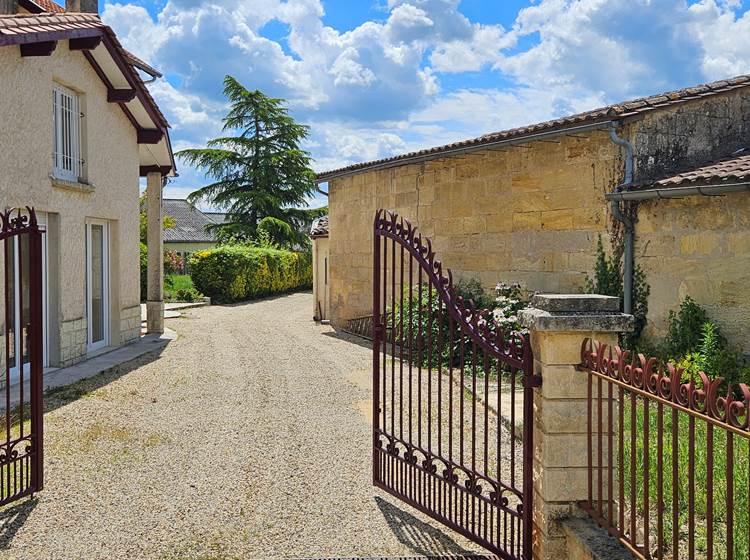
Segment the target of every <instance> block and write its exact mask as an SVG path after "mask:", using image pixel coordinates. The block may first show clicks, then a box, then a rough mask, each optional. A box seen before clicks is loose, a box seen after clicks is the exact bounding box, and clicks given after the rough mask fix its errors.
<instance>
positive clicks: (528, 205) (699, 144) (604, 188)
mask: <svg viewBox="0 0 750 560" xmlns="http://www.w3.org/2000/svg"><path fill="white" fill-rule="evenodd" d="M749 144H750V78H748V77H747V76H740V77H737V78H734V79H731V80H725V81H720V82H715V83H712V84H706V85H700V86H696V87H693V88H688V89H685V90H680V91H676V92H669V93H666V94H662V95H656V96H653V97H650V98H643V99H636V100H633V101H630V102H626V103H621V104H618V105H612V106H609V107H604V108H601V109H597V110H594V111H590V112H586V113H582V114H578V115H572V116H570V117H565V118H561V119H557V120H553V121H548V122H545V123H540V124H537V125H532V126H527V127H523V128H518V129H513V130H508V131H504V132H499V133H494V134H488V135H485V136H482V137H480V138H476V139H472V140H468V141H464V142H457V143H455V144H451V145H447V146H440V147H437V148H433V149H429V150H423V151H420V152H414V153H410V154H405V155H401V156H396V157H393V158H388V159H385V160H379V161H375V162H367V163H362V164H357V165H352V166H349V167H346V168H343V169H338V170H334V171H330V172H326V173H321V174H319V175H318V181H319V182H320V183H323V182H326V183H327V184H328V191H329V208H330V222H329V237H328V242H329V251H330V255H329V261H330V264H329V273H330V279H329V281H330V315H331V319H332V321H333V323H334V324H335V325H338V326H340V327H343V326H345V324H346V322H347V320H349V319H352V318H355V317H358V316H362V315H367V314H369V313H370V312H371V305H372V302H371V293H372V292H371V283H372V235H373V232H372V229H373V226H372V222H373V217H374V213H375V210H376V209H378V208H386V209H389V210H395V211H396V212H398V213H399V215H400V216H403V217H404V218H407V219H409V220H410V221H411V222H412V223H413V224H414V225H415V226H417V227H418V228H419V230H420V232H421V233H423V234H424V235H427V236H429V237H431V238H432V240H433V247H434V248H435V250H436V251H437V252H438V258H439V259H441V260H442V262H443V265H444V266H447V267H449V268H451V269H452V270H453V272H454V275H456V276H458V277H459V278H460V277H477V278H479V279H480V280H481V281H482V283H483V284H484V285H485V286H487V287H488V288H489V287H492V286H494V285H495V284H496V283H497V282H498V281H505V282H521V283H523V284H524V285H525V286H526V287H527V289H529V290H531V291H540V292H552V293H555V292H556V293H561V292H581V291H582V290H583V289H584V286H585V281H586V278H587V277H591V276H593V272H594V261H595V255H596V245H597V240H598V238H599V236H602V239H603V242H604V246H605V247H606V248H609V247H610V246H611V243H610V242H611V241H614V243H615V244H620V246H621V245H622V238H623V237H624V236H625V235H626V233H625V230H626V229H628V227H627V226H626V225H625V224H624V223H623V222H621V221H620V220H618V219H616V216H615V215H614V212H617V213H619V214H622V216H620V217H621V218H622V217H624V219H626V220H628V219H630V221H631V222H632V228H631V229H632V230H633V231H634V239H635V241H634V245H633V248H634V259H633V260H634V262H635V265H636V266H639V267H641V269H642V270H643V271H644V272H645V278H646V281H647V282H648V283H649V285H650V287H651V295H650V298H649V323H648V326H647V330H646V334H647V335H648V334H650V335H655V336H658V335H661V334H663V332H664V331H665V328H666V325H667V318H668V315H669V311H670V310H671V309H675V308H676V307H677V306H678V305H679V302H680V300H681V299H682V298H684V297H685V296H687V295H689V296H691V297H692V298H693V299H695V300H696V301H697V302H698V303H699V304H701V305H703V306H704V307H705V308H706V309H707V311H708V312H709V315H710V316H711V317H712V318H713V319H714V320H716V321H718V322H719V323H720V324H721V325H722V327H723V329H724V331H725V332H726V333H727V334H728V335H729V336H730V338H731V341H732V342H734V343H735V344H738V345H739V346H741V347H742V348H744V350H745V351H748V350H750V321H748V320H747V319H748V317H750V283H748V282H747V278H748V274H749V273H750V231H749V230H748V225H750V196H748V195H749V194H750V191H748V186H747V185H748V179H747V178H746V177H745V165H746V163H747V162H746V161H745V159H744V158H746V156H745V155H743V152H741V151H740V150H742V149H743V148H745V147H750V146H749ZM713 162H719V163H718V164H717V165H712V163H713ZM722 185H723V188H722ZM675 189H676V190H675ZM680 189H682V190H680ZM712 195H717V196H712Z"/></svg>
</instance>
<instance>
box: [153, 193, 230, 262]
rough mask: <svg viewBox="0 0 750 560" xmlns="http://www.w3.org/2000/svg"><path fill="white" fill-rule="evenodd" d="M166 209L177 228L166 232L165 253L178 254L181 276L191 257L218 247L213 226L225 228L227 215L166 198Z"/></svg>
mask: <svg viewBox="0 0 750 560" xmlns="http://www.w3.org/2000/svg"><path fill="white" fill-rule="evenodd" d="M163 209H164V215H165V216H169V217H170V218H172V220H174V226H173V227H170V228H167V229H165V230H164V250H165V251H173V252H175V253H177V254H178V255H179V256H180V257H181V258H182V261H183V263H184V268H183V270H182V272H187V262H188V258H189V257H190V255H191V254H193V253H194V252H196V251H204V250H207V249H213V248H214V247H216V244H217V243H218V242H219V238H218V236H217V234H216V231H215V230H214V229H212V227H211V226H215V225H218V224H223V223H224V221H225V215H224V214H222V213H220V212H202V211H201V210H199V209H198V208H196V207H195V206H193V205H192V204H190V203H189V202H188V201H187V200H183V199H178V198H165V199H164V205H163Z"/></svg>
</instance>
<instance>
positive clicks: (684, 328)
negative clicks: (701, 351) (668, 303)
mask: <svg viewBox="0 0 750 560" xmlns="http://www.w3.org/2000/svg"><path fill="white" fill-rule="evenodd" d="M706 323H708V314H707V313H706V311H705V309H703V308H702V307H701V306H700V305H698V304H697V303H695V301H693V300H692V298H691V297H690V296H687V297H686V298H685V299H684V300H683V301H682V303H681V304H680V309H679V311H677V312H675V311H670V312H669V330H668V331H667V337H666V338H665V340H664V353H665V354H666V356H667V357H668V358H675V359H679V358H681V357H682V356H684V355H685V354H688V353H690V352H693V351H695V350H696V349H697V348H698V346H699V345H700V343H701V339H702V337H703V325H704V324H706Z"/></svg>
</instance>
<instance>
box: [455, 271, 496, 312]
mask: <svg viewBox="0 0 750 560" xmlns="http://www.w3.org/2000/svg"><path fill="white" fill-rule="evenodd" d="M456 293H457V294H458V295H460V296H461V297H462V298H464V300H465V301H468V300H471V301H473V302H474V307H475V308H476V309H493V308H494V307H495V299H494V298H493V297H492V294H490V293H489V292H488V291H487V290H485V289H484V286H482V283H481V282H480V281H479V279H477V278H462V279H461V280H459V281H458V283H457V284H456Z"/></svg>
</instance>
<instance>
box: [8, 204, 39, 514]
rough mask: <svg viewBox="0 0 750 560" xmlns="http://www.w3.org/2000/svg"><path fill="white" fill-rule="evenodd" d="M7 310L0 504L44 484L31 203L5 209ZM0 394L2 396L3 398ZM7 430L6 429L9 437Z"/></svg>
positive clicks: (34, 221) (36, 273) (35, 230)
mask: <svg viewBox="0 0 750 560" xmlns="http://www.w3.org/2000/svg"><path fill="white" fill-rule="evenodd" d="M0 218H1V219H2V229H1V230H0V240H2V242H3V252H4V255H3V259H2V260H1V261H0V266H2V268H3V275H4V279H5V282H4V292H3V294H2V298H3V302H4V306H5V312H4V314H3V318H2V321H3V325H4V328H3V333H2V334H3V337H4V338H5V354H4V355H3V356H2V359H3V360H4V364H5V378H4V379H3V381H4V384H5V386H4V387H3V391H4V393H5V395H4V397H5V398H4V399H2V401H1V402H0V408H2V409H4V416H5V424H4V426H0V505H3V504H7V503H9V502H12V501H14V500H17V499H19V498H21V497H23V496H26V495H29V494H33V493H34V492H38V491H39V490H41V489H42V486H43V472H42V464H43V458H42V412H43V411H42V365H43V364H42V359H43V353H44V347H43V344H44V342H43V340H44V339H43V337H44V334H43V328H44V327H43V320H44V318H43V309H42V307H43V287H42V274H43V260H42V255H43V253H42V231H41V230H40V228H39V226H38V224H37V218H36V214H35V212H34V210H33V209H32V208H27V209H26V211H25V212H23V211H21V210H18V211H15V210H13V211H11V210H7V211H5V212H3V213H0ZM0 398H1V397H0ZM2 431H4V432H5V434H4V437H3V435H2Z"/></svg>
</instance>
